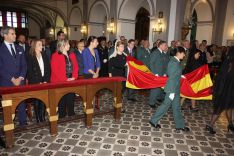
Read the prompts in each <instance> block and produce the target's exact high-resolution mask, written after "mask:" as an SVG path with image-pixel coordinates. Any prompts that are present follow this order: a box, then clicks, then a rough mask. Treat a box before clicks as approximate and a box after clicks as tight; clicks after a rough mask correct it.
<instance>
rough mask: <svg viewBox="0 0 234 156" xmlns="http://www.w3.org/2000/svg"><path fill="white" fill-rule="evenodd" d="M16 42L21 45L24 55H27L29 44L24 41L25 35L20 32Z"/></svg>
mask: <svg viewBox="0 0 234 156" xmlns="http://www.w3.org/2000/svg"><path fill="white" fill-rule="evenodd" d="M16 42H17V43H18V44H19V45H20V46H22V47H23V49H24V52H25V56H28V55H29V49H30V46H29V44H28V43H26V37H25V35H23V34H20V35H19V36H18V38H17V41H16Z"/></svg>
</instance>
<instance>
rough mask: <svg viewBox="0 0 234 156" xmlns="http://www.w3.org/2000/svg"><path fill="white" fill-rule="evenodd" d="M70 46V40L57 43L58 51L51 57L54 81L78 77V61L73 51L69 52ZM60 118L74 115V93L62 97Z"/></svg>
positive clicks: (52, 80)
mask: <svg viewBox="0 0 234 156" xmlns="http://www.w3.org/2000/svg"><path fill="white" fill-rule="evenodd" d="M69 48H70V45H69V41H68V40H60V41H58V43H57V52H55V53H54V54H53V55H52V58H51V79H50V81H51V82H52V83H53V82H64V81H73V80H76V79H77V78H78V63H77V59H76V55H75V54H74V53H73V52H70V53H68V51H69ZM58 113H59V118H64V117H65V116H66V115H68V116H73V115H75V112H74V94H72V93H69V94H67V95H65V96H63V98H62V99H61V101H60V102H59V106H58Z"/></svg>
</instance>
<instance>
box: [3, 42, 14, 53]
mask: <svg viewBox="0 0 234 156" xmlns="http://www.w3.org/2000/svg"><path fill="white" fill-rule="evenodd" d="M4 43H5V45H6V46H7V49H8V50H9V52H10V53H11V55H12V56H14V55H13V54H12V53H13V52H12V51H11V46H10V44H12V47H13V49H14V50H15V45H14V43H9V42H7V41H4ZM15 52H16V50H15Z"/></svg>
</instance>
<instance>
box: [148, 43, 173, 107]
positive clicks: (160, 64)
mask: <svg viewBox="0 0 234 156" xmlns="http://www.w3.org/2000/svg"><path fill="white" fill-rule="evenodd" d="M167 49H168V46H167V42H166V41H160V42H159V43H158V49H156V50H154V51H152V53H151V54H150V63H149V67H150V70H151V71H152V73H153V74H154V75H155V76H166V71H167V65H168V62H169V56H168V55H167V54H166V50H167ZM162 99H163V90H162V88H153V89H151V90H150V96H149V106H150V107H151V108H155V103H159V101H160V100H162Z"/></svg>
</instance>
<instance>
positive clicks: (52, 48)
mask: <svg viewBox="0 0 234 156" xmlns="http://www.w3.org/2000/svg"><path fill="white" fill-rule="evenodd" d="M64 39H65V34H64V32H63V31H62V30H59V31H58V32H57V40H54V41H52V42H51V43H50V52H51V55H52V54H53V53H54V52H56V50H57V42H58V40H64Z"/></svg>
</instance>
